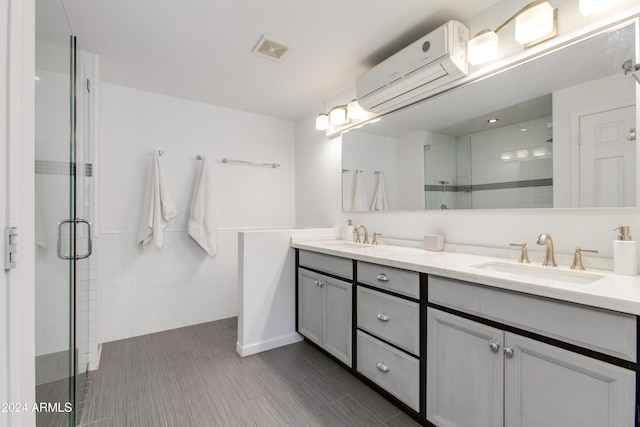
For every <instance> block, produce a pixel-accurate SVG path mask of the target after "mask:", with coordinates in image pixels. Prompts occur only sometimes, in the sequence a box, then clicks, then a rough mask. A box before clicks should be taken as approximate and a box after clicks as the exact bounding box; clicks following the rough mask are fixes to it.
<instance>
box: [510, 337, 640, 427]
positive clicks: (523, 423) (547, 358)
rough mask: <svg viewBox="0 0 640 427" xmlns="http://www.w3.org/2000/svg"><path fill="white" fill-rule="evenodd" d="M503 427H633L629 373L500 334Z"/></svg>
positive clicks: (632, 389) (632, 377)
mask: <svg viewBox="0 0 640 427" xmlns="http://www.w3.org/2000/svg"><path fill="white" fill-rule="evenodd" d="M505 346H506V349H507V350H508V349H512V351H513V353H512V354H513V356H512V357H509V355H510V354H511V353H510V352H505V356H506V359H505V426H507V427H516V426H517V427H538V426H545V427H554V426H558V427H560V426H562V427H566V426H580V427H590V426H591V427H607V426H609V427H614V426H632V425H634V406H635V405H634V402H635V373H634V372H633V371H630V370H627V369H624V368H620V367H618V366H614V365H611V364H608V363H605V362H602V361H599V360H595V359H591V358H589V357H586V356H582V355H579V354H576V353H573V352H570V351H567V350H563V349H560V348H557V347H553V346H550V345H547V344H544V343H541V342H539V341H534V340H531V339H528V338H524V337H521V336H519V335H515V334H511V333H505Z"/></svg>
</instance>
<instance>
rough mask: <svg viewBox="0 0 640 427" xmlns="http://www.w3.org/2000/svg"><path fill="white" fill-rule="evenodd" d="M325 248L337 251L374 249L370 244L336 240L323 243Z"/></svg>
mask: <svg viewBox="0 0 640 427" xmlns="http://www.w3.org/2000/svg"><path fill="white" fill-rule="evenodd" d="M325 245H327V246H332V247H335V248H339V249H365V248H372V247H374V246H373V245H372V244H371V243H367V244H364V243H355V242H351V241H348V240H336V241H332V242H327V243H325Z"/></svg>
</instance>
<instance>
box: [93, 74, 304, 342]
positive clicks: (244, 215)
mask: <svg viewBox="0 0 640 427" xmlns="http://www.w3.org/2000/svg"><path fill="white" fill-rule="evenodd" d="M98 93H99V96H98V100H99V101H98V102H99V106H100V108H99V111H100V117H99V119H100V120H99V123H100V125H99V145H98V147H99V156H98V158H99V172H97V173H98V177H99V180H100V185H99V193H98V196H99V197H98V199H99V203H98V206H99V207H98V221H99V224H98V227H97V229H98V235H99V237H98V238H97V241H98V242H99V243H100V247H99V249H98V252H97V253H96V257H97V262H98V263H99V275H98V289H99V294H98V311H99V314H100V334H99V336H100V340H101V341H100V342H109V341H114V340H118V339H123V338H128V337H133V336H137V335H143V334H148V333H152V332H158V331H162V330H167V329H172V328H177V327H182V326H187V325H192V324H196V323H202V322H207V321H212V320H217V319H222V318H226V317H230V316H234V315H236V313H237V309H238V308H237V274H238V260H237V251H238V236H237V235H238V230H239V229H250V228H270V227H276V228H278V227H291V226H292V225H293V224H294V223H295V216H294V206H295V205H294V203H295V201H294V192H295V187H294V150H293V146H294V128H293V123H292V122H290V121H287V120H283V119H277V118H273V117H268V116H263V115H258V114H252V113H246V112H242V111H238V110H232V109H228V108H223V107H217V106H214V105H208V104H204V103H199V102H194V101H189V100H185V99H180V98H174V97H169V96H165V95H160V94H156V93H151V92H146V91H142V90H138V89H132V88H127V87H123V86H119V85H114V84H110V83H105V82H102V83H100V86H99V92H98ZM155 150H163V152H164V154H163V155H162V157H161V166H162V170H163V173H164V175H165V178H166V182H167V185H168V187H169V191H170V193H171V196H172V198H173V200H174V202H175V205H176V209H177V212H178V214H177V216H176V217H175V218H174V219H172V220H171V221H170V222H169V225H168V227H167V228H166V229H165V232H164V245H163V247H162V248H161V249H158V248H156V247H155V246H154V244H153V243H150V244H148V245H146V246H145V247H144V248H142V247H140V246H139V245H138V243H137V233H138V228H139V224H140V217H141V214H142V203H143V200H144V192H145V188H146V187H145V185H146V178H147V174H148V171H149V166H150V160H151V156H152V154H153V152H154V151H155ZM198 154H201V155H204V156H205V158H206V159H207V162H208V163H209V167H210V172H211V181H210V184H211V185H212V186H213V193H214V203H213V205H214V208H213V209H214V210H215V212H214V213H213V214H212V215H213V216H214V218H215V221H216V224H217V225H218V227H219V235H218V253H217V254H216V256H215V258H212V257H210V256H208V255H207V254H206V253H205V252H204V251H203V250H202V249H201V248H200V247H199V246H198V245H197V244H196V243H195V241H194V240H193V239H192V238H191V237H189V235H188V234H187V231H186V230H187V222H188V218H189V210H190V204H191V199H192V191H193V185H194V181H195V177H196V174H197V171H198V168H199V167H200V165H201V163H200V161H198V160H196V155H198ZM223 157H228V158H231V159H239V160H246V161H253V162H275V163H279V164H280V165H281V167H278V168H271V167H260V166H248V165H242V164H231V163H227V164H224V163H222V161H221V159H222V158H223Z"/></svg>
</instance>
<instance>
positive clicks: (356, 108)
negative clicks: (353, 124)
mask: <svg viewBox="0 0 640 427" xmlns="http://www.w3.org/2000/svg"><path fill="white" fill-rule="evenodd" d="M362 116H364V108H362V107H361V106H360V104H358V100H357V99H353V100H351V102H350V103H348V104H347V117H348V118H349V119H359V118H360V117H362Z"/></svg>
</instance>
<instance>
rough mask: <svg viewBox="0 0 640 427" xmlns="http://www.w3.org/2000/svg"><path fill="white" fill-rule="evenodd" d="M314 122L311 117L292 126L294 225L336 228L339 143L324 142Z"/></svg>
mask: <svg viewBox="0 0 640 427" xmlns="http://www.w3.org/2000/svg"><path fill="white" fill-rule="evenodd" d="M318 110H319V111H323V110H322V109H321V108H319V109H318ZM315 122H316V115H315V114H311V115H309V116H307V117H304V118H302V119H300V120H298V121H296V123H295V129H296V131H295V161H296V175H295V180H296V199H295V211H296V225H298V226H300V227H336V226H338V225H339V224H340V222H341V220H342V213H341V212H342V154H341V150H342V141H341V137H340V136H337V137H335V138H326V137H325V136H324V134H323V133H322V132H318V131H317V130H316V129H315Z"/></svg>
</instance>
